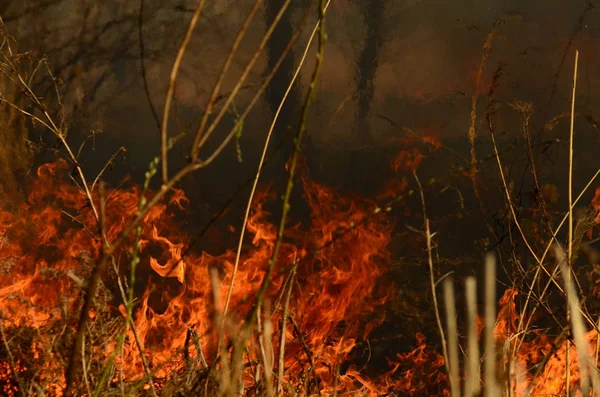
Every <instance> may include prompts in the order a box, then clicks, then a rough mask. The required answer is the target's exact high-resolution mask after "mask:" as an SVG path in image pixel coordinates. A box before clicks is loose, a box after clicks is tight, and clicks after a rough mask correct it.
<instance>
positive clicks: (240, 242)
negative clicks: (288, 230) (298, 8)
mask: <svg viewBox="0 0 600 397" xmlns="http://www.w3.org/2000/svg"><path fill="white" fill-rule="evenodd" d="M328 6H329V1H328V2H327V4H326V5H325V7H326V8H327V7H328ZM319 25H320V23H319V21H317V23H316V25H315V27H314V28H313V31H312V33H311V36H310V38H309V39H308V42H307V43H306V46H305V47H304V53H303V54H302V58H301V59H300V62H299V63H298V67H297V68H296V71H295V72H294V75H293V76H292V79H291V80H290V83H289V84H288V86H287V89H286V91H285V94H284V95H283V98H282V100H281V102H280V103H279V106H278V108H277V112H276V113H275V116H274V117H273V121H272V122H271V126H270V127H269V131H268V133H267V138H266V139H265V144H264V145H263V151H262V154H261V157H260V161H259V163H258V169H257V170H256V175H255V177H254V183H253V184H252V189H251V191H250V196H249V197H248V204H247V205H246V212H245V214H244V221H243V222H242V228H241V231H240V238H239V240H238V247H237V251H236V255H235V262H234V265H233V270H232V273H231V282H230V283H229V289H228V291H227V298H226V300H225V307H224V309H223V317H225V315H227V310H228V309H229V303H230V301H231V295H232V293H233V286H234V283H235V279H236V275H237V270H238V267H239V263H240V258H241V255H242V245H243V242H244V236H245V232H246V225H247V224H248V218H249V216H250V211H251V210H252V200H253V199H254V194H255V193H256V188H257V186H258V181H259V179H260V174H261V172H262V169H263V165H264V163H265V159H266V156H267V149H268V148H269V143H270V142H271V136H272V135H273V130H274V129H275V125H276V123H277V120H278V119H279V114H280V113H281V109H282V108H283V105H284V104H285V102H286V100H287V98H288V96H289V93H290V92H291V91H292V87H293V85H294V83H295V82H296V79H297V78H298V75H299V74H300V70H301V69H302V66H303V65H304V61H305V60H306V56H307V54H308V50H309V49H310V46H311V44H312V42H313V40H314V37H315V35H316V32H317V30H318V28H319Z"/></svg>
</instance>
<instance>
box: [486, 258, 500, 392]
mask: <svg viewBox="0 0 600 397" xmlns="http://www.w3.org/2000/svg"><path fill="white" fill-rule="evenodd" d="M484 290H485V314H484V323H485V341H484V343H485V361H484V371H485V387H484V396H485V397H497V396H499V393H500V392H499V390H500V388H499V387H498V384H497V380H496V341H495V340H494V326H495V325H496V259H495V258H494V257H493V256H492V255H491V254H488V255H487V257H486V259H485V289H484Z"/></svg>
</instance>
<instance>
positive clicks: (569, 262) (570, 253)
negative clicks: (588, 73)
mask: <svg viewBox="0 0 600 397" xmlns="http://www.w3.org/2000/svg"><path fill="white" fill-rule="evenodd" d="M578 61H579V51H575V67H574V70H573V94H572V98H571V125H570V134H569V135H570V137H569V241H568V244H569V245H568V246H569V248H568V250H567V267H568V269H569V272H568V275H567V280H566V283H567V285H570V283H571V266H572V264H573V263H572V260H573V136H574V125H575V92H576V88H577V63H578ZM565 295H566V299H567V324H570V323H571V310H570V306H569V300H570V294H569V288H567V289H566V290H565ZM570 356H571V339H570V333H567V351H566V357H565V359H566V360H567V365H566V374H565V378H566V381H565V385H566V390H565V391H566V393H567V394H568V393H569V389H570V382H571V380H570V375H571V374H570V373H571V368H570V358H571V357H570Z"/></svg>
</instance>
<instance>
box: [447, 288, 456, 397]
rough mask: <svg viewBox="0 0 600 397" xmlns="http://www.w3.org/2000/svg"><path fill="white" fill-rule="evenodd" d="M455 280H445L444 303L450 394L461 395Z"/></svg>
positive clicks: (454, 396)
mask: <svg viewBox="0 0 600 397" xmlns="http://www.w3.org/2000/svg"><path fill="white" fill-rule="evenodd" d="M453 282H454V281H453V280H452V279H450V278H446V279H445V280H444V303H445V305H446V328H447V330H448V344H449V346H448V358H449V360H450V362H449V366H448V376H449V377H450V395H451V396H452V397H460V383H459V378H458V377H459V373H460V368H459V365H458V331H457V325H456V307H455V306H454V305H455V304H456V301H455V299H454V284H453Z"/></svg>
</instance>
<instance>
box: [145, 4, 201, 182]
mask: <svg viewBox="0 0 600 397" xmlns="http://www.w3.org/2000/svg"><path fill="white" fill-rule="evenodd" d="M204 2H205V0H199V1H198V5H197V6H196V10H195V11H194V14H193V15H192V19H191V20H190V22H189V23H188V27H187V30H186V32H185V36H184V37H183V41H182V42H181V45H180V46H179V50H178V51H177V56H176V57H175V61H174V62H173V68H172V69H171V74H170V76H169V84H168V85H167V94H166V96H165V105H164V108H163V116H162V125H161V128H160V160H161V170H162V183H167V181H168V180H169V169H168V164H167V151H168V139H169V137H168V136H169V133H168V130H169V112H170V110H171V102H172V100H173V94H174V92H175V82H176V81H177V73H179V67H180V66H181V61H182V59H183V56H184V54H185V52H186V50H187V46H188V44H189V42H190V39H191V38H192V33H193V32H194V29H195V28H196V24H197V23H198V19H199V18H200V14H202V9H203V8H204ZM140 34H141V32H140ZM140 41H141V40H140Z"/></svg>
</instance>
